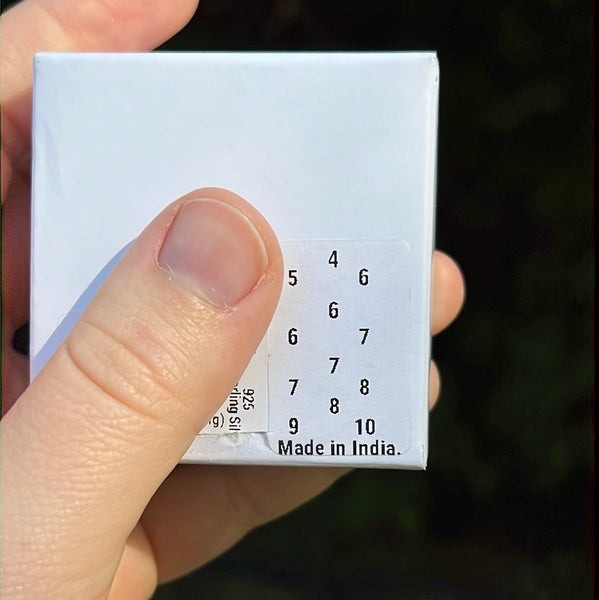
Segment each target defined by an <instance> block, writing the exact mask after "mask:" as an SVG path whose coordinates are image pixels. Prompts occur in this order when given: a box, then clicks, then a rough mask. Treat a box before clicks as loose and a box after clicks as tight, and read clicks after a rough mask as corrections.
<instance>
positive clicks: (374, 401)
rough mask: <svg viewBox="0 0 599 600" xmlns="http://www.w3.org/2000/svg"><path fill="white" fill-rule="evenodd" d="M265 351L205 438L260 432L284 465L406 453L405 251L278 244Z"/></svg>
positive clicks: (387, 244) (393, 243) (382, 245)
mask: <svg viewBox="0 0 599 600" xmlns="http://www.w3.org/2000/svg"><path fill="white" fill-rule="evenodd" d="M282 248H283V253H284V256H285V279H284V283H283V290H282V293H281V300H280V303H279V307H278V308H277V311H276V314H275V317H274V319H273V321H272V323H271V326H270V328H269V330H268V334H267V337H266V340H265V342H263V343H262V345H261V347H260V348H259V350H258V351H257V353H256V355H255V356H254V358H253V360H252V363H251V364H250V366H249V368H248V370H247V371H246V373H245V374H244V376H243V377H242V379H241V380H240V382H239V384H238V385H237V386H236V387H235V389H234V390H233V392H232V394H231V395H230V396H229V398H228V399H227V401H226V402H225V403H224V404H223V407H222V408H221V409H220V410H219V411H218V412H217V414H216V415H215V417H214V418H213V419H212V420H211V422H210V423H209V424H208V426H207V427H206V428H205V430H204V433H232V432H236V431H245V432H250V431H263V432H267V434H268V445H269V447H270V449H271V450H272V451H273V452H275V453H276V454H279V455H283V456H328V457H335V456H379V455H381V456H393V455H394V456H397V455H400V454H402V453H403V452H405V451H406V450H407V448H408V447H409V444H410V385H409V384H410V376H409V374H410V352H409V347H410V290H409V281H410V278H409V277H410V260H409V259H410V256H409V250H408V247H407V245H406V244H405V243H403V242H402V241H397V240H390V241H358V240H352V241H348V240H337V241H310V242H286V243H283V244H282Z"/></svg>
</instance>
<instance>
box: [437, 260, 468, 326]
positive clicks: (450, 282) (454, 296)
mask: <svg viewBox="0 0 599 600" xmlns="http://www.w3.org/2000/svg"><path fill="white" fill-rule="evenodd" d="M432 280H433V281H432V288H433V289H432V295H431V296H432V297H431V330H432V334H433V335H435V334H437V333H439V332H440V331H442V330H443V329H445V328H446V327H447V326H448V325H449V324H450V323H451V322H452V321H453V320H454V319H455V318H456V317H457V316H458V314H459V312H460V310H461V308H462V305H463V304H464V297H465V293H466V291H465V289H466V288H465V284H464V278H463V276H462V272H461V271H460V268H459V267H458V265H457V264H456V263H455V262H454V261H453V260H452V259H451V258H450V257H449V256H447V254H444V253H443V252H439V251H438V250H437V251H435V254H434V256H433V277H432Z"/></svg>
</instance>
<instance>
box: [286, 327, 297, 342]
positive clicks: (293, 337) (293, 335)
mask: <svg viewBox="0 0 599 600" xmlns="http://www.w3.org/2000/svg"><path fill="white" fill-rule="evenodd" d="M287 341H288V342H289V344H290V345H291V346H295V345H296V344H297V329H296V328H295V327H292V328H291V329H290V330H289V331H288V332H287Z"/></svg>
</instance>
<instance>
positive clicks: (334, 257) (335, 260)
mask: <svg viewBox="0 0 599 600" xmlns="http://www.w3.org/2000/svg"><path fill="white" fill-rule="evenodd" d="M329 264H330V265H333V267H335V269H336V268H337V266H338V265H339V259H338V258H337V250H333V251H332V252H331V256H329Z"/></svg>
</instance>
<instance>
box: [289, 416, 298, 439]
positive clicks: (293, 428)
mask: <svg viewBox="0 0 599 600" xmlns="http://www.w3.org/2000/svg"><path fill="white" fill-rule="evenodd" d="M298 431H299V421H298V420H297V419H296V418H295V417H291V419H289V433H290V434H291V435H295V434H296V433H297V432H298Z"/></svg>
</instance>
